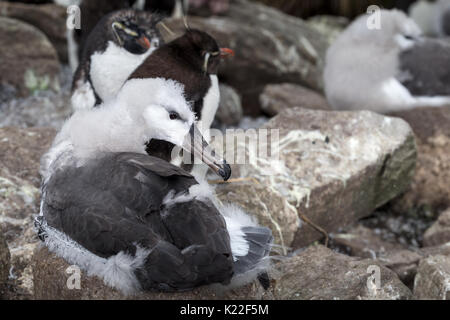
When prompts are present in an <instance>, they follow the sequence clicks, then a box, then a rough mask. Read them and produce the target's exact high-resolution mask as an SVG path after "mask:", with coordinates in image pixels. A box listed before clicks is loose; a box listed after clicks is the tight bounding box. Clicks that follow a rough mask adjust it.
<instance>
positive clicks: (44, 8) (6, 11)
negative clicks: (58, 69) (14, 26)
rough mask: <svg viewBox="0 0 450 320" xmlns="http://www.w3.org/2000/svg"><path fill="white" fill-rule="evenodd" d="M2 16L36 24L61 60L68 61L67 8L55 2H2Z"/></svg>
mask: <svg viewBox="0 0 450 320" xmlns="http://www.w3.org/2000/svg"><path fill="white" fill-rule="evenodd" d="M49 2H50V1H49ZM0 16H5V17H9V18H13V19H17V20H20V21H23V22H26V23H29V24H31V25H32V26H35V27H36V28H37V29H39V30H40V31H42V32H43V33H44V34H45V35H46V36H47V38H48V39H49V40H50V42H51V43H52V45H53V46H54V47H55V49H56V51H57V52H58V56H59V60H60V61H61V62H67V61H68V57H67V39H66V18H67V12H66V8H64V7H62V6H59V5H56V4H53V3H46V4H25V3H17V2H16V3H13V2H5V1H3V2H0Z"/></svg>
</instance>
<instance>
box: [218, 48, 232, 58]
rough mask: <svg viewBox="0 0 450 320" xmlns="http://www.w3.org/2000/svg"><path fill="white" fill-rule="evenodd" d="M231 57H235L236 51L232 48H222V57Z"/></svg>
mask: <svg viewBox="0 0 450 320" xmlns="http://www.w3.org/2000/svg"><path fill="white" fill-rule="evenodd" d="M229 56H231V57H234V51H233V50H231V49H230V48H220V57H221V58H222V59H223V58H228V57H229Z"/></svg>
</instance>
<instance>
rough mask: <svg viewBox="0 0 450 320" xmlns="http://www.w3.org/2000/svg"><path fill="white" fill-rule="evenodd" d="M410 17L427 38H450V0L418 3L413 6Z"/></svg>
mask: <svg viewBox="0 0 450 320" xmlns="http://www.w3.org/2000/svg"><path fill="white" fill-rule="evenodd" d="M409 16H410V17H411V18H412V19H413V20H414V21H415V22H416V23H417V24H418V25H419V27H420V28H421V29H422V31H423V32H424V34H426V35H427V36H433V37H448V36H450V0H439V1H436V2H429V1H423V0H421V1H417V2H416V3H414V4H413V5H411V8H410V9H409Z"/></svg>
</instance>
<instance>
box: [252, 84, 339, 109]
mask: <svg viewBox="0 0 450 320" xmlns="http://www.w3.org/2000/svg"><path fill="white" fill-rule="evenodd" d="M259 101H260V103H261V109H262V110H263V111H264V113H266V114H267V115H269V116H275V115H277V114H278V113H279V112H280V111H282V110H284V109H288V108H294V107H302V108H306V109H318V110H331V108H330V106H329V105H328V102H327V100H326V99H325V97H324V96H323V95H321V94H319V93H317V92H315V91H313V90H311V89H307V88H305V87H302V86H300V85H297V84H293V83H281V84H269V85H267V86H265V87H264V91H263V92H262V93H261V95H260V96H259Z"/></svg>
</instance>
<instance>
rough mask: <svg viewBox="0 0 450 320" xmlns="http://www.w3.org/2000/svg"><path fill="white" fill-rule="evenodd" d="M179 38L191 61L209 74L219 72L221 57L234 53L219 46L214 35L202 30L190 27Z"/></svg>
mask: <svg viewBox="0 0 450 320" xmlns="http://www.w3.org/2000/svg"><path fill="white" fill-rule="evenodd" d="M178 40H179V41H178V43H179V45H180V46H181V47H182V50H183V52H184V53H185V54H186V56H187V58H188V59H189V60H190V62H191V63H192V64H194V65H195V66H196V67H197V68H199V69H201V70H202V71H203V72H205V73H207V74H217V72H218V69H219V63H220V59H221V58H224V57H225V56H228V55H230V54H234V53H233V51H232V50H231V49H228V48H219V45H218V44H217V42H216V40H215V39H214V38H213V37H211V36H210V35H209V34H207V33H206V32H203V31H200V30H196V29H188V30H187V31H186V33H185V34H184V35H183V36H182V37H180V38H179V39H178Z"/></svg>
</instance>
